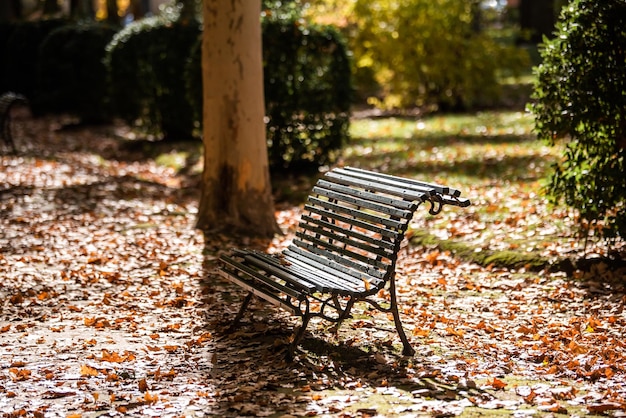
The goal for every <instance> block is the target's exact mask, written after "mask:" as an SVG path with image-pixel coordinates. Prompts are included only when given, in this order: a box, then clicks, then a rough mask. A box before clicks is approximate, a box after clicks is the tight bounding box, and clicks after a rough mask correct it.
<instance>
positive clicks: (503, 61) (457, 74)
mask: <svg viewBox="0 0 626 418" xmlns="http://www.w3.org/2000/svg"><path fill="white" fill-rule="evenodd" d="M481 7H483V6H482V5H481V2H479V1H478V0H474V1H469V2H467V1H465V2H463V1H458V0H406V1H402V2H399V1H393V0H354V1H348V0H345V1H340V2H331V1H323V0H320V1H319V2H316V4H314V6H313V7H312V8H311V12H310V13H309V15H312V17H313V18H316V19H317V17H316V16H315V15H319V13H318V11H319V10H320V9H322V10H324V9H325V10H326V11H327V13H326V16H327V17H330V18H331V19H332V20H331V21H333V22H334V23H336V24H337V25H339V26H341V27H343V28H344V31H345V33H346V34H347V35H348V38H349V45H350V47H351V50H352V52H353V54H354V75H355V77H354V81H355V87H356V89H357V96H360V98H361V99H367V100H368V102H369V103H370V104H374V105H377V106H381V107H386V108H415V107H418V108H425V109H441V110H451V109H454V110H462V109H469V108H472V107H478V106H488V105H492V104H494V103H496V102H497V100H498V99H499V98H500V93H501V90H500V84H499V79H500V78H501V77H502V76H515V75H518V74H520V73H521V71H523V70H524V69H525V68H527V64H528V55H527V53H526V52H525V51H522V50H520V49H519V48H515V47H513V46H512V45H504V44H503V43H501V42H499V41H498V40H497V39H495V38H494V37H493V36H492V32H493V31H488V30H485V28H484V27H483V22H484V21H485V20H486V19H485V17H486V16H484V13H483V12H484V10H482V9H481ZM328 12H329V13H328Z"/></svg>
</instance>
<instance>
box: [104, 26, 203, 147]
mask: <svg viewBox="0 0 626 418" xmlns="http://www.w3.org/2000/svg"><path fill="white" fill-rule="evenodd" d="M200 34H201V28H200V26H199V23H198V22H196V21H192V22H187V21H185V22H182V21H179V20H178V19H177V17H172V16H160V17H151V18H146V19H142V20H140V21H137V22H133V23H131V24H129V25H128V26H126V27H125V28H124V29H122V30H121V31H120V32H118V33H117V34H116V35H115V36H114V38H113V40H112V41H111V42H110V43H109V45H108V46H107V48H106V50H107V55H106V59H105V63H106V65H107V68H108V71H109V77H110V78H109V82H110V95H111V101H112V104H113V107H114V109H115V110H116V112H117V113H118V115H119V116H121V117H122V118H124V119H125V120H126V121H128V122H130V123H139V125H140V126H141V127H143V128H144V129H146V130H147V131H148V132H149V133H152V134H162V135H163V136H164V137H165V138H167V139H174V140H176V139H186V138H190V137H192V136H193V134H194V130H196V128H197V123H196V121H195V120H194V117H193V111H192V108H191V105H190V103H189V101H188V99H187V93H186V83H185V78H184V72H185V67H186V63H187V60H188V58H189V55H190V51H191V48H192V46H193V45H194V44H195V43H196V42H197V40H198V39H199V37H200ZM198 88H201V87H198Z"/></svg>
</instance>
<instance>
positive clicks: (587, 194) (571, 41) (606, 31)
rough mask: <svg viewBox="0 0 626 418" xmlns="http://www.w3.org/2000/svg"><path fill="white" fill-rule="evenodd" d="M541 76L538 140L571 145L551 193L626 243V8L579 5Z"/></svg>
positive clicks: (565, 15)
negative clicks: (625, 179) (625, 240)
mask: <svg viewBox="0 0 626 418" xmlns="http://www.w3.org/2000/svg"><path fill="white" fill-rule="evenodd" d="M540 52H541V56H542V58H543V62H542V64H541V65H540V66H538V67H537V68H536V74H537V81H536V84H535V89H534V93H533V99H534V102H533V103H532V104H531V105H530V106H529V108H530V110H531V111H532V112H533V113H534V115H535V124H536V131H537V135H538V137H539V138H540V139H543V140H546V141H548V142H549V143H551V144H554V143H555V142H556V141H559V140H561V139H563V140H565V141H567V142H566V148H565V155H564V158H563V160H562V161H561V162H559V163H557V164H556V165H555V167H554V168H555V170H554V172H553V174H552V175H551V177H550V180H549V184H548V186H547V192H548V194H549V196H550V198H551V200H552V201H553V202H555V203H557V202H565V203H566V204H567V205H569V206H571V207H573V208H575V209H577V210H578V211H579V213H580V226H581V228H582V230H583V231H584V232H585V233H586V234H589V233H590V232H591V231H593V230H595V231H598V234H599V235H600V236H601V237H603V238H604V239H606V240H609V241H610V240H614V239H617V238H621V239H623V238H624V237H625V236H626V182H625V181H624V172H625V168H626V71H624V66H625V65H626V3H625V2H623V1H607V2H605V1H599V0H572V1H571V2H570V3H569V4H568V5H567V6H566V7H565V8H564V9H563V11H562V13H561V16H560V20H559V22H558V23H557V30H556V36H555V37H554V38H553V39H551V40H548V39H544V44H543V46H542V48H541V51H540Z"/></svg>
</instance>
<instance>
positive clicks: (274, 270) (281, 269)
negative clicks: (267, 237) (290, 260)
mask: <svg viewBox="0 0 626 418" xmlns="http://www.w3.org/2000/svg"><path fill="white" fill-rule="evenodd" d="M272 258H273V257H272V256H269V255H265V256H261V255H260V254H255V253H248V254H246V256H245V260H246V262H248V263H249V264H251V265H253V266H255V267H258V268H260V269H263V270H264V271H265V272H267V273H270V274H273V275H274V276H276V277H277V278H279V279H281V280H284V281H285V282H287V283H289V284H291V285H292V286H296V287H298V288H300V289H302V290H304V291H306V292H308V293H311V292H313V291H314V290H315V289H316V287H315V286H314V285H312V284H311V283H310V282H309V281H303V280H302V279H301V278H300V277H298V276H296V275H294V274H292V272H291V271H289V269H288V268H287V267H286V266H282V265H280V263H273V262H272V261H273V260H271V259H272Z"/></svg>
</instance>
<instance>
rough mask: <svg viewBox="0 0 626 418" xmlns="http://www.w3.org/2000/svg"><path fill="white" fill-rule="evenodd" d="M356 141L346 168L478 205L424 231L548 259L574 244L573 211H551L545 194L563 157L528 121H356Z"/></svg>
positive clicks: (498, 117)
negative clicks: (566, 241)
mask: <svg viewBox="0 0 626 418" xmlns="http://www.w3.org/2000/svg"><path fill="white" fill-rule="evenodd" d="M351 136H352V139H351V142H350V144H349V145H348V147H346V148H345V150H344V153H343V161H342V163H343V164H345V165H354V166H359V167H363V168H367V169H373V170H377V171H383V172H387V173H390V174H396V175H401V176H405V177H411V178H417V179H421V180H424V181H430V182H436V183H442V184H446V185H449V186H451V187H455V188H458V189H460V190H461V191H462V192H463V194H464V195H465V196H467V197H469V198H470V199H471V200H472V206H471V207H469V208H466V209H455V208H450V209H449V210H446V211H444V212H443V213H442V214H440V215H437V216H435V217H430V216H428V215H426V216H425V218H426V220H425V221H421V222H423V223H422V225H421V226H422V227H424V226H427V227H428V229H430V230H432V231H433V232H435V233H436V234H438V236H440V237H441V238H444V239H448V238H454V237H461V238H462V239H463V240H465V241H466V242H471V245H473V246H474V247H475V248H477V251H480V250H481V249H484V250H502V251H511V250H512V251H524V252H530V251H542V252H544V253H545V252H546V251H548V252H549V250H550V249H551V248H553V247H555V246H557V245H559V242H560V241H561V238H562V237H565V236H571V234H570V231H569V230H568V228H569V227H570V226H571V220H569V219H568V218H567V211H566V210H565V209H564V208H560V209H555V208H551V207H550V206H549V205H548V203H547V199H546V197H545V196H544V190H543V185H544V184H545V180H546V179H547V177H548V174H549V172H550V167H551V165H552V164H553V163H554V162H555V161H556V160H557V159H558V158H559V154H560V152H561V149H560V148H558V147H551V146H548V145H546V144H545V143H543V142H542V141H539V140H538V139H537V138H536V136H535V135H534V133H533V118H532V116H531V115H530V114H528V113H524V112H483V113H478V114H471V115H458V114H455V115H436V116H431V117H427V118H422V119H402V118H386V119H363V120H355V121H353V123H352V129H351ZM418 222H420V221H418ZM564 231H567V232H564Z"/></svg>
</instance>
